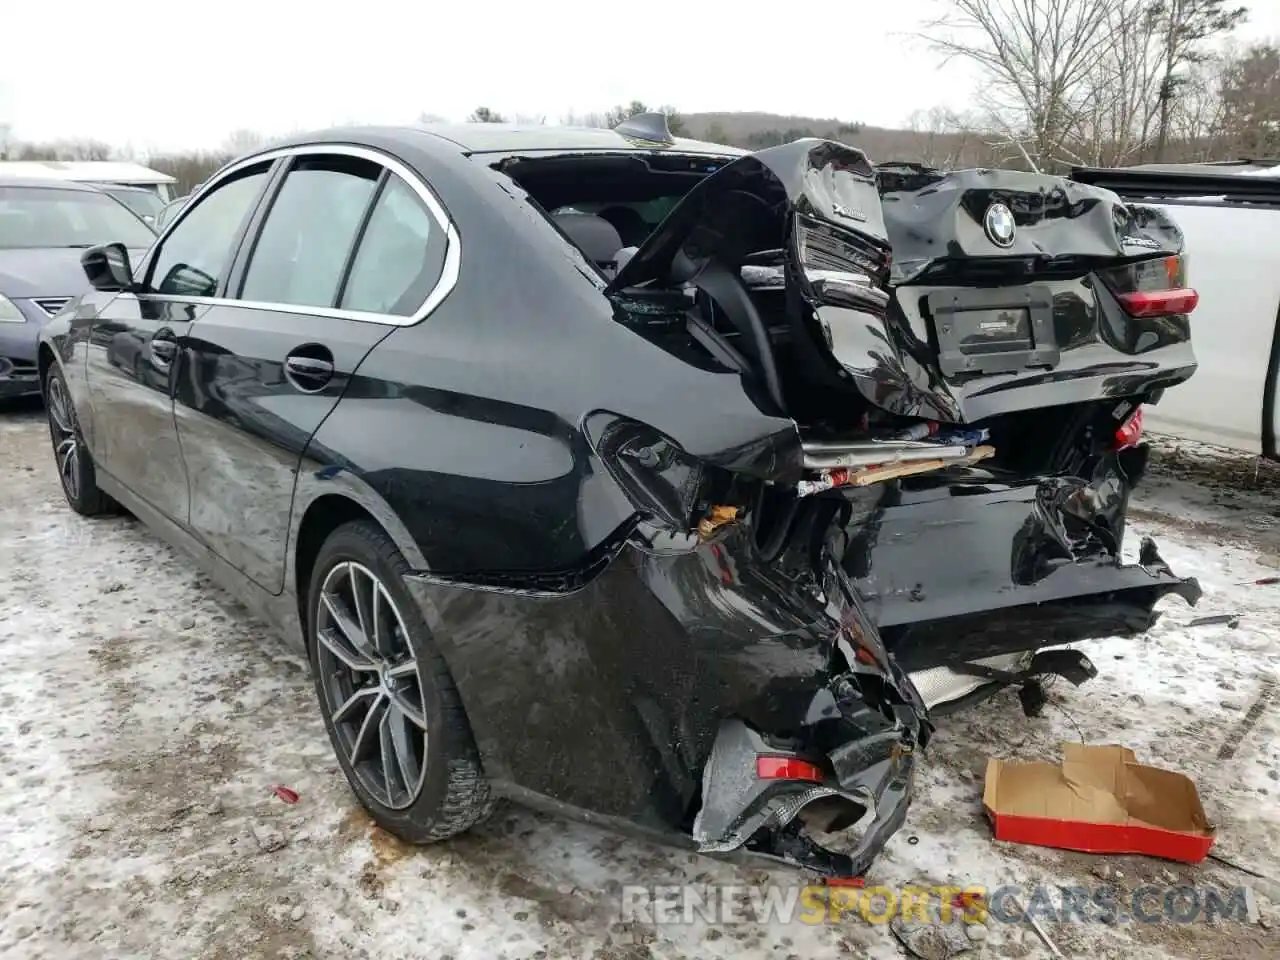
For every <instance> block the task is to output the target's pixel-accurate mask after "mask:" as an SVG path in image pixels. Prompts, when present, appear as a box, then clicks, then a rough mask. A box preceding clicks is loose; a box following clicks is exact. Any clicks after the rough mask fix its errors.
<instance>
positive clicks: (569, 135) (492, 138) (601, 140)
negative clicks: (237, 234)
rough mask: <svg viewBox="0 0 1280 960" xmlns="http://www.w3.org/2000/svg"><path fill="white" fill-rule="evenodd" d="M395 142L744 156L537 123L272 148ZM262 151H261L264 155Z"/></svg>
mask: <svg viewBox="0 0 1280 960" xmlns="http://www.w3.org/2000/svg"><path fill="white" fill-rule="evenodd" d="M369 139H372V140H375V141H376V140H386V139H390V140H400V141H403V142H407V143H412V144H413V145H414V146H418V147H427V143H426V141H435V145H437V146H439V147H446V148H449V149H453V150H456V151H458V152H460V153H522V152H525V151H539V152H546V153H576V152H578V151H583V152H592V151H611V150H617V151H627V152H635V151H637V150H655V151H661V152H671V153H685V154H688V153H692V154H704V155H707V156H716V157H725V156H739V155H741V154H745V153H746V152H747V151H745V150H742V149H739V148H738V147H730V146H725V145H723V144H716V143H705V142H703V141H701V140H687V139H684V138H682V137H677V138H675V140H674V142H672V143H671V144H657V143H652V142H649V141H644V140H632V139H629V138H627V137H624V136H623V135H622V134H620V133H617V132H615V131H613V130H604V129H600V128H596V127H555V126H544V125H542V124H513V123H455V124H422V125H415V126H404V127H367V126H360V127H337V128H333V129H330V130H320V131H315V132H312V133H308V134H301V135H298V136H294V137H290V138H289V139H287V140H284V141H282V142H279V143H275V144H273V145H272V148H271V149H279V148H281V147H291V146H300V145H302V144H307V143H338V142H346V141H352V140H354V141H356V142H361V141H365V140H369ZM263 152H265V151H263Z"/></svg>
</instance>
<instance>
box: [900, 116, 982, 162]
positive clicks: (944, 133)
mask: <svg viewBox="0 0 1280 960" xmlns="http://www.w3.org/2000/svg"><path fill="white" fill-rule="evenodd" d="M907 129H908V130H910V131H911V134H912V141H913V146H914V154H915V155H914V157H912V158H911V159H915V160H918V161H919V162H920V163H923V164H924V165H925V166H927V167H937V168H939V169H944V170H946V169H950V168H953V167H956V166H959V165H960V164H961V163H962V162H963V159H964V157H965V154H966V153H968V152H969V148H970V147H971V146H972V144H973V143H974V142H975V141H976V140H977V135H976V133H975V131H974V126H973V124H971V123H966V122H965V120H964V119H963V118H962V117H960V116H959V115H958V114H956V113H955V111H953V110H950V109H948V108H946V107H932V108H930V109H929V110H917V111H915V113H913V114H911V116H910V117H909V118H908V120H907Z"/></svg>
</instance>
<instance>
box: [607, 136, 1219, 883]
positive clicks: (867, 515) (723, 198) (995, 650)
mask: <svg viewBox="0 0 1280 960" xmlns="http://www.w3.org/2000/svg"><path fill="white" fill-rule="evenodd" d="M1181 247H1182V242H1181V235H1180V233H1179V231H1178V229H1177V227H1176V225H1174V224H1173V223H1172V222H1170V221H1169V220H1168V219H1167V218H1166V217H1164V216H1163V215H1162V214H1161V213H1159V212H1158V211H1156V210H1154V209H1150V208H1144V207H1140V206H1134V205H1126V204H1124V203H1123V202H1121V201H1120V200H1119V199H1118V198H1117V197H1116V196H1115V195H1114V194H1111V193H1109V192H1108V191H1105V190H1100V189H1096V188H1092V187H1088V186H1084V185H1081V184H1077V183H1073V182H1070V181H1067V180H1063V179H1060V178H1057V177H1049V176H1039V175H1032V174H1023V173H1017V172H1008V171H989V170H981V171H962V172H957V173H952V174H944V173H938V172H934V171H928V170H923V169H920V168H914V167H905V166H895V167H885V168H881V169H880V170H876V169H873V168H872V166H871V165H870V164H869V162H868V161H867V159H866V157H865V156H864V155H863V154H862V153H860V152H859V151H857V150H855V149H852V148H850V147H847V146H843V145H840V144H835V143H830V142H826V141H814V140H808V141H798V142H796V143H792V144H787V145H784V146H781V147H776V148H771V149H768V150H763V151H760V152H758V153H755V154H751V155H749V156H746V157H742V158H740V159H738V160H735V161H733V162H731V163H729V164H727V165H726V166H724V167H723V168H722V169H720V170H719V171H718V172H716V173H714V174H713V175H711V176H709V177H707V178H706V179H705V180H703V181H702V182H701V183H700V184H699V185H698V186H697V187H695V188H694V189H693V190H692V191H691V192H690V193H689V194H687V195H686V196H685V197H684V199H683V200H682V201H681V202H680V204H679V205H678V206H677V207H676V208H675V209H674V210H673V212H672V213H671V214H670V216H669V217H668V218H667V219H666V220H665V221H664V222H663V224H662V225H661V226H660V227H659V228H658V229H657V230H656V231H655V232H654V233H653V234H652V235H651V236H650V237H649V238H648V240H647V241H646V242H645V243H644V244H643V245H642V246H641V247H640V248H639V249H637V250H626V251H623V253H622V255H620V256H619V269H618V271H617V274H616V276H615V277H614V278H613V279H612V281H611V282H610V283H609V285H608V289H607V292H608V294H609V295H610V297H611V298H612V299H613V300H614V302H615V304H616V307H617V316H618V319H619V322H621V323H624V324H627V325H629V326H631V327H632V328H633V329H635V330H636V332H637V333H639V334H640V335H642V336H644V337H646V338H648V339H650V340H651V341H652V342H653V343H655V344H657V345H659V346H661V347H663V348H664V349H666V350H668V351H670V352H672V353H675V354H677V355H679V356H682V357H686V358H689V360H690V362H693V363H698V364H702V365H705V366H707V368H709V369H718V370H723V371H726V372H736V373H737V374H739V375H740V376H741V378H742V383H743V388H744V390H745V391H746V392H747V393H748V395H749V396H751V397H752V398H753V400H754V401H755V402H756V404H757V405H758V407H759V409H760V410H761V412H762V415H763V418H762V421H761V423H762V426H761V430H760V435H759V437H757V438H755V440H754V441H751V440H750V438H745V439H744V438H742V437H740V436H739V437H735V443H733V444H732V445H727V446H722V447H716V446H715V445H714V444H711V443H709V442H707V440H706V431H705V429H704V427H705V425H702V424H700V422H699V421H698V419H697V417H696V411H695V412H694V413H695V415H694V416H692V417H691V418H690V424H689V425H688V426H687V427H684V426H679V425H676V426H669V428H668V429H667V430H666V431H665V432H661V431H659V430H656V429H653V428H651V427H648V426H645V425H641V424H635V423H628V422H626V421H625V419H618V420H612V419H610V418H604V420H602V421H601V423H600V424H599V425H598V429H596V430H595V432H594V433H593V434H592V442H593V446H594V448H595V449H596V450H597V452H598V453H599V455H600V457H601V460H602V461H603V462H604V464H605V465H606V467H607V468H608V469H609V471H610V473H611V474H612V475H613V476H614V477H615V479H617V481H618V483H619V485H620V486H621V487H622V488H623V489H624V490H625V491H626V492H627V493H628V494H629V496H630V497H631V499H632V501H633V502H634V503H636V504H637V507H638V511H639V515H640V516H641V517H643V518H644V519H643V522H642V524H641V526H640V528H638V541H637V542H639V543H640V544H641V548H642V550H643V551H645V552H646V553H648V554H649V555H650V556H651V557H653V558H661V557H662V556H672V555H676V554H679V553H680V552H681V551H688V552H693V553H696V554H697V555H700V556H703V557H704V558H705V562H706V566H707V568H708V571H709V572H708V574H707V575H708V576H711V577H715V576H724V577H725V578H726V579H725V580H724V583H725V584H726V585H729V584H732V585H736V587H737V588H738V589H739V593H738V595H737V597H736V599H735V600H734V604H735V605H736V606H735V609H736V611H737V613H738V614H741V611H742V610H743V609H745V608H746V606H747V605H750V604H759V605H760V607H761V608H762V609H767V608H769V607H770V604H771V603H772V602H773V601H774V600H777V598H778V597H779V596H780V595H781V594H786V597H787V599H786V601H785V602H786V604H790V605H800V606H805V605H808V606H809V607H811V608H812V611H813V613H812V616H811V618H810V620H809V622H810V623H811V624H812V630H811V631H810V633H809V634H808V637H807V639H806V640H804V641H801V640H798V639H796V638H795V637H791V638H789V639H788V641H787V642H788V643H790V644H800V643H806V644H809V645H810V647H811V648H812V649H813V650H816V651H819V652H820V656H821V659H822V661H823V663H824V664H825V666H824V668H823V669H822V670H821V671H818V672H815V673H813V674H812V675H810V676H808V677H806V678H804V679H803V680H802V681H801V680H800V679H798V678H797V684H798V686H799V689H797V690H793V691H792V694H793V695H794V696H799V697H800V698H801V700H802V701H804V702H805V703H806V704H807V706H806V707H805V709H804V710H802V711H800V712H798V713H796V712H793V713H791V714H788V715H787V717H788V718H787V719H786V720H785V721H778V722H774V723H773V725H772V726H766V725H765V724H764V723H763V722H761V721H759V720H757V721H756V722H752V720H751V719H750V718H745V717H744V716H742V715H741V713H735V711H734V708H733V704H732V703H725V704H722V705H721V706H722V707H723V709H722V710H721V711H720V712H721V717H720V720H719V723H720V726H719V731H718V733H717V734H716V736H715V738H714V742H713V744H712V747H711V749H710V752H709V754H708V756H707V759H706V763H705V766H704V768H703V775H702V784H701V797H700V799H699V801H698V805H697V809H696V816H695V817H694V819H693V822H692V824H691V825H690V827H689V829H690V832H691V834H692V836H693V838H694V840H695V841H696V842H697V844H698V846H699V847H700V849H702V850H704V851H706V852H712V853H727V852H729V851H733V850H737V849H740V848H744V849H748V850H754V851H755V852H757V853H761V854H764V855H767V856H772V857H775V858H781V859H784V860H787V861H790V862H795V863H799V864H802V865H804V866H808V867H810V868H812V869H815V870H817V871H819V872H821V873H826V874H833V875H850V874H852V875H860V874H861V873H863V872H864V871H865V869H866V867H867V866H868V865H869V864H870V862H871V860H872V858H873V857H874V856H875V854H876V852H877V851H878V850H879V849H880V848H881V846H883V843H884V841H885V840H886V839H887V838H888V836H889V835H891V834H892V833H893V831H895V830H896V829H897V828H898V827H899V826H900V825H901V823H902V821H903V818H904V817H905V815H906V809H907V804H908V803H909V799H910V794H911V782H912V776H913V770H914V765H915V763H916V762H917V758H918V756H919V753H920V750H921V748H922V747H923V746H924V745H925V744H926V743H927V741H928V737H929V733H930V730H931V729H932V724H933V717H934V715H935V714H939V713H942V712H945V711H946V710H947V709H949V708H955V707H956V706H958V705H963V704H965V703H970V702H973V701H974V700H975V699H977V698H979V697H981V696H984V695H986V694H988V693H990V692H992V691H994V690H997V689H1000V688H1002V687H1008V686H1011V685H1012V686H1017V687H1019V688H1020V690H1021V692H1022V697H1023V705H1024V708H1025V709H1026V710H1027V712H1028V713H1032V714H1033V713H1035V712H1036V711H1038V709H1039V708H1040V706H1042V705H1043V702H1044V694H1043V690H1042V689H1041V688H1040V686H1039V680H1040V678H1042V677H1044V676H1046V675H1060V676H1064V677H1066V678H1067V679H1069V680H1071V681H1072V682H1074V683H1080V682H1083V681H1084V680H1086V679H1088V678H1089V677H1090V676H1092V675H1093V672H1094V669H1093V666H1092V664H1090V662H1089V661H1088V659H1087V657H1086V656H1085V655H1084V654H1083V653H1081V652H1079V651H1076V650H1067V649H1062V648H1064V647H1065V646H1067V645H1070V644H1075V643H1077V642H1079V641H1083V640H1088V639H1091V638H1096V637H1104V636H1114V635H1117V634H1120V635H1132V634H1138V633H1141V632H1143V631H1145V630H1146V629H1148V627H1149V626H1150V625H1151V623H1152V622H1153V620H1154V619H1155V617H1156V616H1157V613H1156V612H1155V605H1156V604H1157V602H1158V601H1159V600H1160V599H1161V598H1162V597H1164V596H1165V595H1166V594H1169V593H1175V594H1178V595H1179V596H1181V597H1182V598H1183V599H1185V600H1186V601H1187V602H1189V603H1195V602H1196V600H1197V599H1198V597H1199V587H1198V585H1197V584H1196V583H1195V581H1194V580H1189V579H1184V578H1180V577H1178V576H1177V575H1176V574H1174V573H1173V571H1171V570H1170V569H1169V568H1168V566H1167V565H1166V564H1165V563H1164V562H1163V560H1161V558H1160V556H1159V553H1158V550H1157V548H1156V546H1155V544H1154V543H1152V542H1150V541H1144V542H1143V543H1142V544H1141V548H1140V550H1139V557H1138V562H1137V563H1136V564H1126V563H1124V562H1123V560H1122V557H1121V552H1122V545H1123V537H1124V526H1125V514H1126V510H1127V505H1128V499H1129V496H1130V494H1131V492H1132V490H1133V489H1134V487H1135V486H1136V485H1137V484H1138V483H1139V482H1140V480H1141V478H1142V474H1143V471H1144V469H1145V466H1146V460H1147V448H1146V446H1145V445H1144V444H1143V443H1142V442H1141V439H1140V430H1141V426H1140V423H1141V421H1140V417H1141V409H1142V405H1143V404H1149V403H1154V402H1157V401H1158V400H1159V397H1160V394H1161V393H1162V392H1163V391H1164V390H1165V389H1167V388H1169V387H1173V386H1176V385H1177V384H1178V383H1180V382H1182V381H1183V380H1185V379H1187V378H1188V377H1190V376H1191V375H1192V373H1193V372H1194V370H1195V358H1194V355H1193V353H1192V350H1191V343H1190V323H1189V317H1188V314H1189V313H1190V312H1191V311H1192V310H1193V309H1194V307H1195V301H1196V296H1195V294H1194V291H1192V290H1191V289H1189V288H1188V286H1187V282H1186V264H1185V261H1184V259H1183V258H1182V257H1181ZM787 420H789V421H790V422H791V423H792V424H793V425H794V429H793V430H785V429H783V430H779V429H778V428H777V425H778V424H779V423H780V422H786V421H787ZM606 421H607V422H606ZM766 424H767V425H768V429H766ZM730 560H731V561H732V562H729V561H730ZM651 562H652V563H655V564H661V563H665V562H667V561H664V560H661V559H654V560H652V561H651ZM686 586H687V585H686ZM725 609H726V610H727V609H728V607H726V608H725ZM1045 648H1052V649H1045ZM759 649H760V650H761V655H764V653H765V652H767V649H768V648H767V647H766V646H765V645H761V646H760V648H759ZM855 823H857V824H860V825H861V827H862V830H861V833H860V834H859V835H858V837H857V838H856V839H854V840H852V841H848V840H846V841H842V842H838V843H829V842H828V841H824V842H828V843H829V845H822V844H820V843H819V842H818V840H817V839H815V838H823V837H827V836H828V835H830V834H832V833H833V832H836V833H838V832H840V831H842V830H844V829H845V828H848V827H851V826H852V825H853V824H855Z"/></svg>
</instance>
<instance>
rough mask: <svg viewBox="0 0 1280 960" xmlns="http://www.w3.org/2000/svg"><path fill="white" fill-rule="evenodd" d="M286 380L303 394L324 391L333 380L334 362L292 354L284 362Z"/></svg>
mask: <svg viewBox="0 0 1280 960" xmlns="http://www.w3.org/2000/svg"><path fill="white" fill-rule="evenodd" d="M284 375H285V378H286V379H287V380H288V381H289V382H290V383H292V384H293V385H294V386H295V387H297V388H298V389H299V390H301V391H302V392H303V393H315V392H316V391H319V390H323V389H324V388H325V386H326V385H327V384H328V383H329V381H330V380H332V379H333V361H332V360H326V359H325V358H323V357H315V356H300V355H298V354H290V355H289V356H287V357H285V360H284Z"/></svg>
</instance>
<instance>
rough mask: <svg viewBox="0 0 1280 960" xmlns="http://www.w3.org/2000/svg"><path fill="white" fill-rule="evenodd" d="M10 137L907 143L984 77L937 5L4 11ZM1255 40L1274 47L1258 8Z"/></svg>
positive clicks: (32, 1) (319, 5) (333, 4)
mask: <svg viewBox="0 0 1280 960" xmlns="http://www.w3.org/2000/svg"><path fill="white" fill-rule="evenodd" d="M0 2H3V3H5V6H6V10H5V12H4V14H3V17H2V18H0V19H2V21H3V28H2V29H0V36H3V38H4V41H5V42H4V44H3V54H0V126H2V125H4V124H6V123H7V124H9V126H10V133H9V135H10V137H11V138H17V139H22V140H28V141H41V140H53V139H64V138H90V139H95V140H101V141H104V142H107V143H110V144H112V145H115V146H126V145H127V146H131V147H133V148H134V149H135V150H137V151H139V152H142V153H146V152H151V151H155V150H164V149H200V148H217V147H218V146H219V145H220V144H222V143H223V142H224V141H225V140H226V138H227V136H228V134H229V133H231V132H232V131H234V130H239V129H249V130H255V131H258V132H260V133H262V134H264V135H267V136H279V135H284V134H288V133H292V132H295V131H299V130H303V129H310V128H315V127H324V126H329V125H333V124H337V123H349V122H359V123H409V122H413V121H415V120H416V119H417V118H418V117H419V116H420V115H421V114H423V113H426V114H432V115H436V116H440V117H443V118H445V119H449V120H463V119H465V118H466V116H467V114H469V113H470V112H471V111H472V110H473V109H474V108H475V107H477V106H480V105H484V106H488V107H491V108H493V109H495V110H498V111H499V112H501V113H503V114H505V115H508V116H510V115H514V114H524V115H530V116H545V117H546V119H547V121H548V122H559V121H560V120H561V119H562V118H563V117H564V116H565V115H567V114H569V113H570V112H576V113H578V114H582V113H587V112H593V111H603V110H605V109H607V108H609V107H610V106H612V105H614V104H616V103H623V102H628V101H630V100H632V99H640V100H643V101H645V102H646V103H648V104H650V105H661V104H669V105H671V106H674V107H675V108H677V109H679V110H682V111H685V112H700V111H706V110H762V111H768V112H773V113H783V114H802V115H806V116H815V117H838V118H840V119H842V120H847V121H857V122H862V123H866V124H871V125H876V126H900V125H902V124H903V123H904V122H905V121H906V119H907V117H908V116H909V115H910V114H911V113H912V112H913V111H915V110H921V109H928V108H930V107H934V106H945V107H949V108H951V109H953V110H957V111H960V112H963V111H965V110H967V109H969V108H971V107H972V106H973V100H974V97H975V91H976V90H977V88H978V78H977V77H976V75H975V73H974V72H973V70H972V69H971V68H969V67H968V66H966V65H965V64H962V63H954V62H953V63H950V64H943V63H942V62H941V61H940V59H939V57H938V56H937V55H936V54H935V53H933V52H932V51H931V50H929V48H928V46H927V44H926V43H924V42H923V41H922V40H919V39H917V38H915V37H913V36H912V34H913V33H914V32H915V31H917V30H919V28H920V25H921V24H922V23H923V22H924V21H925V20H927V19H928V18H929V17H930V16H936V15H937V12H938V11H939V10H944V9H945V8H946V6H947V4H946V3H945V2H944V0H892V2H888V3H882V2H879V0H843V2H830V3H826V4H821V5H819V4H812V3H811V4H809V5H808V6H805V5H804V4H803V3H800V2H790V3H776V2H775V3H763V2H754V3H746V2H739V3H737V4H734V3H731V2H730V3H726V2H725V0H718V2H714V3H711V2H704V3H701V4H699V3H694V2H690V0H645V2H643V3H634V2H632V3H625V2H616V0H615V2H610V0H591V2H585V0H546V2H543V3H531V2H528V0H522V2H518V3H515V2H512V0H487V2H483V3H479V2H465V0H464V2H452V0H359V2H337V0H312V2H309V3H299V2H296V0H216V2H214V3H207V4H195V5H188V4H175V3H172V2H171V0H124V2H122V3H120V4H118V5H108V6H106V7H104V6H103V5H102V4H101V3H90V2H88V0H0ZM1249 5H1250V6H1251V7H1252V8H1253V16H1252V23H1251V25H1250V26H1249V27H1248V28H1246V29H1245V30H1243V31H1241V34H1240V37H1241V39H1244V40H1250V39H1257V38H1263V37H1280V2H1277V0H1253V2H1252V3H1250V4H1249Z"/></svg>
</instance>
